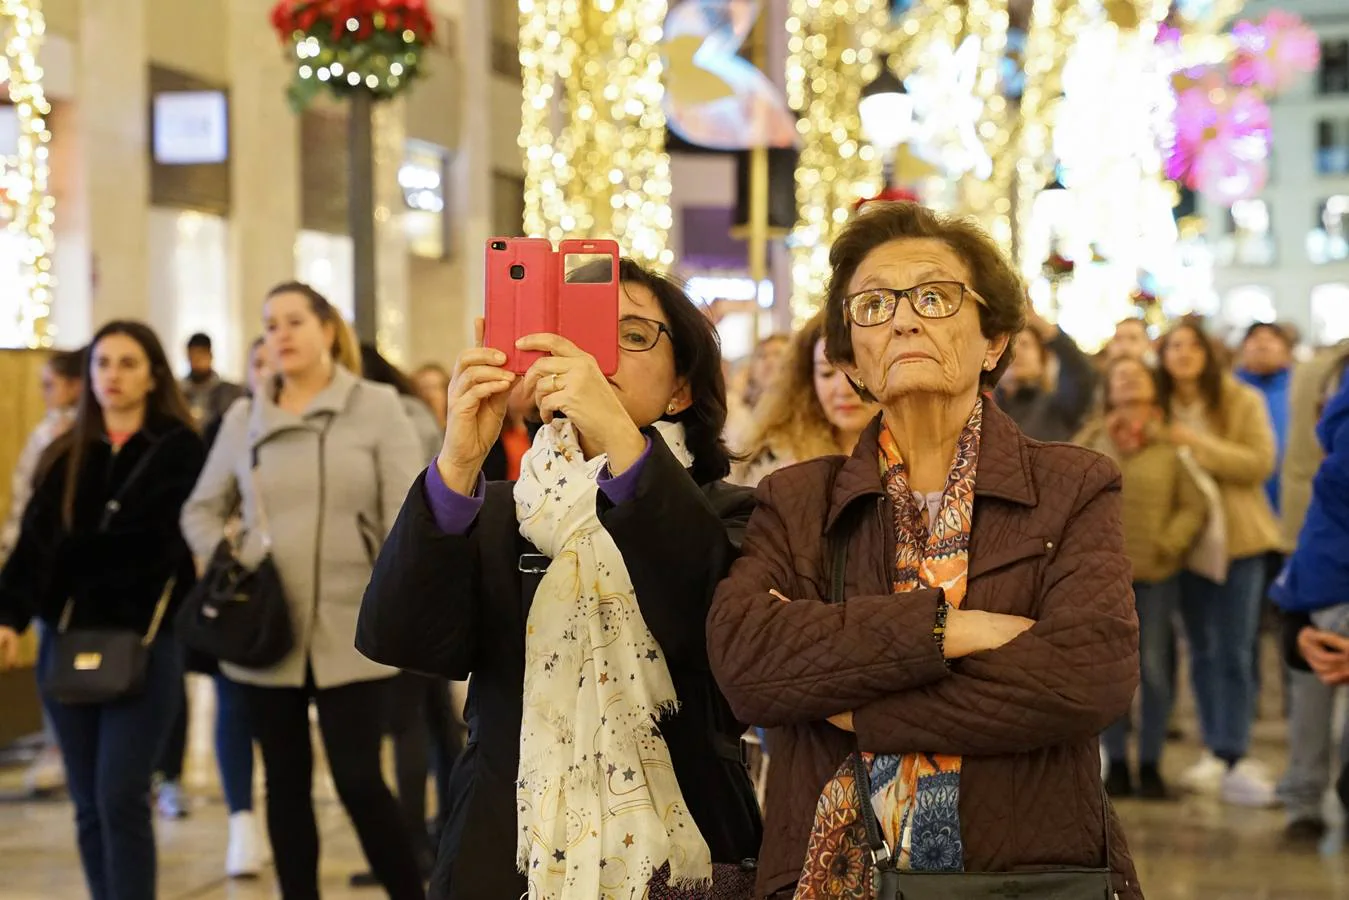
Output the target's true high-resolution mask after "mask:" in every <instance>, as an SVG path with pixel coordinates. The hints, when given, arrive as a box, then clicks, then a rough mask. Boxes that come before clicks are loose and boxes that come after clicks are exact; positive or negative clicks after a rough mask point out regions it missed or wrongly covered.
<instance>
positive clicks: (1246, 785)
mask: <svg viewBox="0 0 1349 900" xmlns="http://www.w3.org/2000/svg"><path fill="white" fill-rule="evenodd" d="M1222 801H1223V802H1224V803H1226V804H1228V805H1230V806H1249V807H1254V808H1256V809H1269V808H1270V807H1272V806H1277V805H1278V803H1279V801H1278V799H1277V798H1276V797H1275V795H1274V785H1273V783H1272V782H1271V781H1270V780H1269V776H1268V775H1267V774H1266V773H1265V767H1264V766H1262V765H1260V764H1259V763H1258V762H1255V761H1254V760H1250V759H1243V760H1242V761H1241V762H1239V763H1237V764H1236V766H1234V767H1233V768H1232V770H1231V771H1230V772H1228V773H1227V774H1226V775H1224V776H1223V781H1222Z"/></svg>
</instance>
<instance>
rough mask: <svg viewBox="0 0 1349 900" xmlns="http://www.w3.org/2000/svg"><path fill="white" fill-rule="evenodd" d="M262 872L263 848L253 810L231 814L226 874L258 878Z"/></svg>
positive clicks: (232, 876)
mask: <svg viewBox="0 0 1349 900" xmlns="http://www.w3.org/2000/svg"><path fill="white" fill-rule="evenodd" d="M261 872H262V848H261V847H260V846H259V843H258V827H257V823H256V822H255V821H253V814H252V813H251V812H237V813H233V814H231V815H230V842H229V848H228V849H227V850H226V851H225V874H226V875H227V876H229V877H230V878H256V877H257V876H258V875H259V874H260V873H261Z"/></svg>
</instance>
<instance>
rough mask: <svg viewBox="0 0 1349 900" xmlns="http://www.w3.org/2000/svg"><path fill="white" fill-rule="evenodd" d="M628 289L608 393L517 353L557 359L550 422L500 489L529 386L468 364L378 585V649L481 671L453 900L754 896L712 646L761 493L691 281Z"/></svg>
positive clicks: (540, 344) (735, 748)
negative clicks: (700, 889)
mask: <svg viewBox="0 0 1349 900" xmlns="http://www.w3.org/2000/svg"><path fill="white" fill-rule="evenodd" d="M618 276H619V281H620V287H621V291H620V300H619V316H620V318H619V329H618V335H619V346H620V348H621V352H620V354H619V364H618V370H617V371H616V372H615V374H613V375H612V376H611V377H607V378H606V377H605V375H603V374H602V373H601V372H600V369H599V367H598V365H597V364H596V362H595V360H594V358H593V357H591V356H589V355H588V354H586V353H584V352H582V351H581V350H580V349H579V348H577V347H576V346H575V345H573V344H572V343H571V342H569V341H567V340H565V339H563V338H561V337H559V336H557V335H532V336H529V337H526V338H523V339H522V340H521V341H520V342H519V344H518V346H519V347H520V348H521V349H522V350H527V351H540V352H542V353H543V354H544V355H543V357H542V358H541V359H540V360H539V361H538V362H537V363H535V365H534V366H533V368H531V370H530V372H529V374H527V375H526V376H524V378H523V381H522V383H523V384H524V386H525V387H524V390H525V391H526V392H527V393H528V394H529V395H530V396H532V397H533V398H534V399H535V400H536V401H537V404H538V407H539V412H540V414H541V415H542V417H543V418H544V419H545V420H547V424H545V425H544V426H543V428H542V429H540V431H539V432H538V435H537V436H536V438H535V441H534V445H533V447H532V449H531V450H530V451H529V452H528V453H527V454H526V455H525V457H524V460H523V462H522V466H521V475H520V478H519V480H517V481H515V482H514V483H509V482H493V483H490V484H489V483H487V482H486V479H485V478H484V477H483V475H482V470H483V464H484V461H485V460H486V458H487V454H488V452H489V450H490V449H491V448H492V446H493V445H494V444H495V443H496V441H497V437H498V435H499V434H500V432H501V428H502V423H503V422H504V421H505V418H506V415H507V403H508V402H509V400H508V398H509V395H510V393H511V391H512V389H513V388H514V387H515V385H516V384H517V383H520V382H521V379H520V378H519V377H518V376H516V375H514V374H512V373H511V372H508V371H507V370H505V369H503V368H501V367H502V365H503V364H504V363H505V355H504V354H502V353H501V352H499V351H498V350H494V349H488V348H484V347H475V348H473V349H470V350H467V351H465V352H464V353H463V354H461V355H460V357H459V361H458V364H457V365H456V366H455V374H454V381H453V384H452V386H451V388H450V395H449V396H450V404H449V408H450V414H449V425H448V428H447V430H446V433H445V438H444V443H443V446H442V447H441V450H440V454H439V456H438V457H437V458H436V461H435V462H434V463H433V464H432V465H431V466H430V467H429V468H428V469H427V470H426V472H425V473H424V474H423V476H422V477H421V478H420V479H418V481H417V483H416V484H415V485H414V486H413V488H412V490H411V492H410V493H409V494H408V495H407V499H406V501H404V504H403V510H402V512H401V513H400V515H399V517H398V521H397V522H396V523H395V525H394V528H393V531H392V532H391V533H390V535H389V540H388V542H387V543H386V544H385V547H384V550H383V552H382V553H381V554H380V557H379V561H378V563H377V564H376V566H375V572H374V575H373V577H372V579H371V582H370V586H369V588H368V589H367V590H366V595H365V602H364V604H363V606H362V608H361V619H360V624H359V627H358V629H357V638H356V643H357V647H359V648H360V650H361V651H362V652H364V653H366V654H367V655H368V656H369V657H370V658H371V659H374V660H378V661H380V662H383V663H385V664H387V665H394V666H399V667H401V668H406V669H412V670H415V671H419V672H429V673H435V674H439V675H443V676H445V677H447V678H451V679H455V680H461V679H465V678H468V677H469V675H470V674H471V675H472V682H471V684H470V687H469V699H468V706H467V710H466V713H465V718H466V719H467V721H468V723H469V742H468V749H467V750H466V751H465V752H464V755H463V756H462V757H461V758H460V761H459V763H458V764H457V765H456V767H455V775H454V785H453V797H452V799H451V811H450V817H449V821H448V823H447V825H446V827H445V830H444V834H443V836H442V838H441V852H440V858H439V861H438V865H437V869H436V873H435V874H434V875H433V877H432V884H431V893H432V896H434V897H436V898H443V900H502V898H513V897H520V896H522V895H524V894H526V893H528V896H530V897H533V898H541V900H546V898H558V897H563V896H566V897H587V898H590V897H599V896H613V897H629V896H633V897H639V896H640V897H645V896H647V895H648V893H647V892H648V886H649V885H650V896H653V897H655V896H667V895H668V894H666V893H662V890H663V888H662V886H663V885H664V884H666V883H667V882H668V883H669V884H679V883H684V884H691V883H695V882H699V881H703V882H704V883H706V881H711V882H712V883H713V884H714V885H715V889H716V890H717V891H718V893H716V894H715V896H717V897H726V898H732V897H748V896H749V891H750V883H749V882H750V881H752V878H753V874H752V871H750V867H749V866H743V865H741V863H742V861H743V860H745V859H746V858H751V857H754V856H755V854H756V853H757V851H758V847H759V839H760V834H761V829H760V824H759V814H758V809H757V804H756V802H755V798H754V791H753V789H752V787H751V785H750V781H749V777H748V774H747V773H746V771H745V768H744V766H743V765H742V764H741V762H740V753H739V748H740V744H739V739H740V736H741V734H743V732H744V726H743V725H742V724H741V723H738V722H736V720H735V716H734V715H732V714H731V711H730V709H729V707H728V706H727V704H726V701H725V699H724V698H723V697H722V695H721V692H720V691H719V690H718V689H717V686H716V684H715V682H713V680H712V676H711V672H710V670H709V668H708V661H707V643H706V638H705V637H704V630H703V629H704V622H705V620H706V616H707V610H708V606H709V604H710V603H711V600H712V591H713V589H714V588H715V587H716V585H717V582H718V581H720V580H721V578H722V576H723V575H724V574H725V573H726V571H727V569H728V567H729V566H730V562H731V559H732V557H733V556H734V555H735V553H736V546H737V544H738V540H739V535H740V533H741V530H742V529H743V527H744V525H745V522H746V520H747V518H748V515H749V512H750V509H751V508H752V505H753V504H752V498H751V497H750V496H749V494H748V493H747V492H745V491H743V490H738V489H733V488H729V487H727V486H726V485H725V484H724V482H723V481H722V479H724V478H725V477H726V475H727V474H728V473H729V471H730V457H729V455H728V452H727V450H726V446H725V444H724V443H723V442H722V436H721V435H722V429H723V426H724V425H725V422H726V390H725V385H724V381H723V378H722V372H721V353H720V349H719V347H718V345H717V339H716V332H715V331H714V330H713V327H712V325H711V323H710V322H709V321H708V320H707V318H706V317H705V316H704V315H703V314H702V312H701V311H700V310H699V309H698V308H697V307H696V306H694V304H693V303H692V302H691V301H690V300H689V299H688V297H687V296H685V294H684V292H683V291H682V290H681V289H680V288H679V287H678V286H677V285H676V284H674V283H673V282H671V281H669V280H667V279H665V278H662V277H660V276H659V275H655V274H653V273H650V272H647V271H645V270H644V269H642V268H641V267H639V266H638V265H636V264H635V263H633V262H630V261H626V260H625V261H623V262H622V263H621V264H620V267H619V272H618ZM480 327H481V326H480ZM563 416H565V417H566V418H565V419H564V418H562V417H563ZM715 864H722V865H721V866H716V867H715V868H714V866H715ZM708 890H712V888H708ZM689 896H693V895H692V894H690V895H689ZM698 896H704V895H703V894H698ZM707 896H712V895H711V894H707Z"/></svg>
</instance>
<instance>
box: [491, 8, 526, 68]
mask: <svg viewBox="0 0 1349 900" xmlns="http://www.w3.org/2000/svg"><path fill="white" fill-rule="evenodd" d="M492 71H493V72H496V73H497V74H498V75H504V76H506V77H507V78H509V79H511V80H512V81H521V80H522V79H521V76H520V13H519V11H518V7H517V6H516V4H515V3H510V2H506V0H497V2H493V3H492Z"/></svg>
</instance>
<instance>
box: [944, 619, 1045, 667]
mask: <svg viewBox="0 0 1349 900" xmlns="http://www.w3.org/2000/svg"><path fill="white" fill-rule="evenodd" d="M1034 624H1035V621H1034V620H1033V619H1027V618H1026V617H1024V616H1013V615H1008V614H1006V613H994V612H984V611H983V610H979V609H956V608H952V609H951V610H950V611H949V612H947V614H946V638H945V640H944V641H943V642H942V649H943V653H944V654H945V656H946V658H947V659H960V658H961V657H964V656H969V655H970V654H972V653H982V652H983V651H985V650H996V649H998V648H999V647H1001V646H1002V645H1004V644H1007V643H1010V642H1011V641H1012V640H1013V639H1015V638H1016V637H1018V636H1019V635H1020V634H1021V633H1022V632H1024V631H1026V630H1028V629H1029V628H1030V627H1031V626H1032V625H1034Z"/></svg>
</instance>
